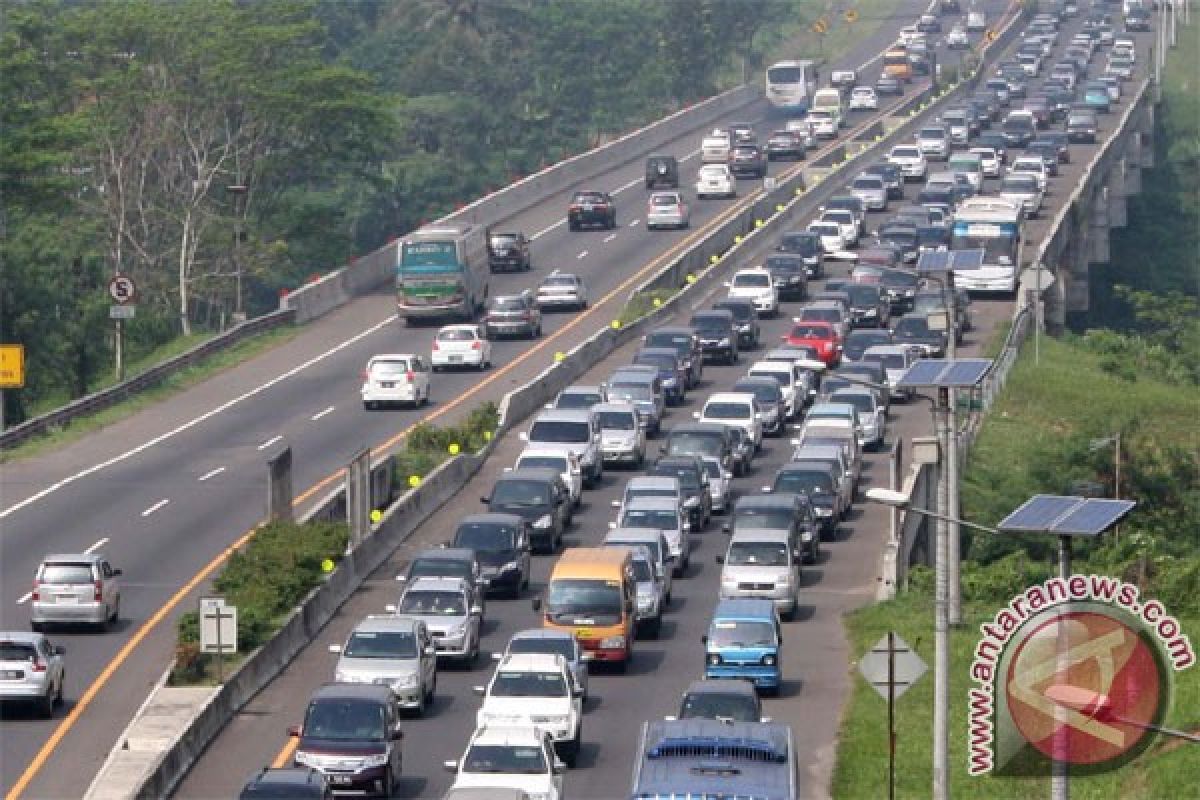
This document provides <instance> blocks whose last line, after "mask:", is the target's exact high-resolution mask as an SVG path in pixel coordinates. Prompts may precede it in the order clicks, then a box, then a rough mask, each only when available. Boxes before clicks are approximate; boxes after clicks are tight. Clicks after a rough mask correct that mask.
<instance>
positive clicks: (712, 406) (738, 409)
mask: <svg viewBox="0 0 1200 800" xmlns="http://www.w3.org/2000/svg"><path fill="white" fill-rule="evenodd" d="M752 414H753V412H752V411H751V410H750V404H749V403H725V402H720V401H717V402H714V403H709V404H708V405H706V406H704V417H706V418H707V419H750V417H751V416H752Z"/></svg>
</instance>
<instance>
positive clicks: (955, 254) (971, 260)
mask: <svg viewBox="0 0 1200 800" xmlns="http://www.w3.org/2000/svg"><path fill="white" fill-rule="evenodd" d="M981 267H983V250H982V249H978V248H977V249H972V250H929V251H926V252H924V253H921V256H920V258H918V259H917V272H919V273H938V272H953V271H959V270H972V269H980V268H981Z"/></svg>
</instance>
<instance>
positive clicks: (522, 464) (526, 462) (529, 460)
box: [517, 456, 569, 472]
mask: <svg viewBox="0 0 1200 800" xmlns="http://www.w3.org/2000/svg"><path fill="white" fill-rule="evenodd" d="M539 467H541V468H545V469H552V470H554V471H555V472H566V471H567V470H568V469H569V468H568V466H567V457H566V456H521V457H520V458H518V459H517V468H518V469H537V468H539Z"/></svg>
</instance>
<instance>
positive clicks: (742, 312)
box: [713, 300, 754, 322]
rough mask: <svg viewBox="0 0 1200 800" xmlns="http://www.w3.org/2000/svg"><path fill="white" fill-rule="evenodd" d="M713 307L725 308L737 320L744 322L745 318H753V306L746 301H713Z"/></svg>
mask: <svg viewBox="0 0 1200 800" xmlns="http://www.w3.org/2000/svg"><path fill="white" fill-rule="evenodd" d="M713 308H723V309H725V310H726V311H728V312H729V313H730V314H733V318H734V319H735V320H737V321H738V322H744V321H745V320H748V319H753V318H754V306H753V305H751V304H750V303H748V302H740V303H739V302H736V301H732V300H730V301H724V302H720V303H714V304H713Z"/></svg>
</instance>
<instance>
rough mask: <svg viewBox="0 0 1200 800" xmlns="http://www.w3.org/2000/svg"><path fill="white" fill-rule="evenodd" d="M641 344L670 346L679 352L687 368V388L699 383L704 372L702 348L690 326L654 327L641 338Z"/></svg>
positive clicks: (644, 345)
mask: <svg viewBox="0 0 1200 800" xmlns="http://www.w3.org/2000/svg"><path fill="white" fill-rule="evenodd" d="M642 346H643V347H670V348H671V349H673V350H674V351H675V352H676V353H678V354H679V358H680V359H681V360H682V361H683V366H684V368H685V369H686V370H687V388H689V389H692V388H695V387H696V386H698V385H699V384H700V376H701V375H703V374H704V350H703V349H702V348H701V347H700V339H699V338H698V337H697V336H696V332H695V331H693V330H692V329H691V328H684V327H681V326H670V327H667V326H664V327H662V328H655V329H654V330H652V331H650V332H649V333H647V334H646V335H645V336H644V337H643V338H642Z"/></svg>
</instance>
